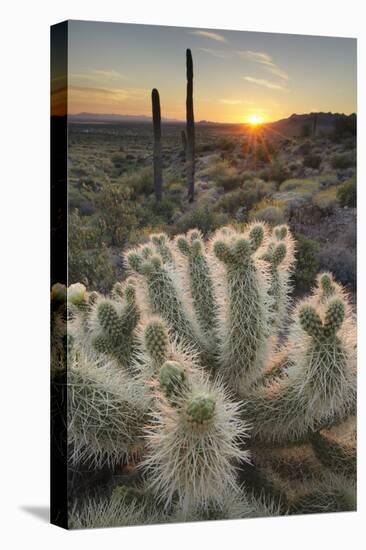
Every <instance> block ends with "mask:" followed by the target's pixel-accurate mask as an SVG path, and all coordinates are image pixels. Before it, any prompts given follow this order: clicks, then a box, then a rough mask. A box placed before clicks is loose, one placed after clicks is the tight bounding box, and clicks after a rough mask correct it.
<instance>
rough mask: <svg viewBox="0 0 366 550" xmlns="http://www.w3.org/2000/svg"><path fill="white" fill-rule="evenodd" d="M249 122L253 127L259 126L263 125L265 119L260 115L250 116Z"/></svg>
mask: <svg viewBox="0 0 366 550" xmlns="http://www.w3.org/2000/svg"><path fill="white" fill-rule="evenodd" d="M248 122H249V124H251V125H252V126H258V124H262V122H263V117H261V116H258V115H250V116H249V118H248Z"/></svg>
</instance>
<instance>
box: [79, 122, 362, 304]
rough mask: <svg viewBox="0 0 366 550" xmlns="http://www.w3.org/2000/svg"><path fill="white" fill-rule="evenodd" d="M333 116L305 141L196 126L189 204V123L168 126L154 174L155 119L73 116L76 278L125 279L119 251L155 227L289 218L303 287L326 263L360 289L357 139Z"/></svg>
mask: <svg viewBox="0 0 366 550" xmlns="http://www.w3.org/2000/svg"><path fill="white" fill-rule="evenodd" d="M336 121H337V117H334V126H333V129H332V130H331V131H330V132H329V131H328V132H324V133H322V132H321V126H319V124H320V123H319V122H318V133H317V134H316V135H315V136H311V137H309V138H303V137H301V135H299V136H296V135H295V136H290V137H286V136H284V135H282V134H280V133H279V132H277V130H276V131H274V130H271V127H270V125H268V126H267V127H264V128H256V129H255V130H254V129H251V128H250V127H248V126H243V125H215V124H205V123H196V125H195V162H194V166H195V184H194V198H195V200H194V201H193V202H190V200H191V198H190V196H188V189H187V185H188V184H187V162H186V156H187V154H190V153H188V151H190V147H189V146H188V142H189V140H188V141H187V136H186V129H185V126H184V125H179V124H173V123H164V121H163V122H161V126H160V132H161V134H160V135H161V137H160V138H159V141H158V142H156V141H155V143H158V144H159V145H157V146H156V145H155V147H158V149H157V150H158V151H160V153H159V155H158V157H157V158H158V159H160V160H159V163H160V164H159V167H158V169H157V172H155V180H154V170H153V166H154V163H153V156H154V153H153V151H154V145H153V135H154V134H153V131H152V127H151V125H150V124H146V123H135V124H127V123H126V124H119V125H117V124H116V125H114V124H104V125H103V124H94V125H93V124H76V123H75V124H71V125H70V130H69V133H70V141H69V143H70V148H69V207H70V214H72V215H73V216H75V221H76V215H77V216H78V218H77V222H78V223H77V224H74V223H72V224H70V232H69V238H70V257H69V262H70V264H69V265H70V273H69V276H70V279H69V280H70V283H74V282H79V281H82V282H83V283H84V284H86V285H87V286H88V287H89V288H92V289H94V290H99V291H100V290H102V291H110V290H111V288H112V285H113V280H116V279H121V278H123V277H124V276H125V275H124V266H123V262H122V259H121V255H120V252H121V248H124V247H128V246H133V245H137V244H142V243H144V242H145V241H146V239H147V236H148V234H149V233H150V232H156V231H160V230H164V231H167V232H168V234H169V236H170V237H174V236H175V235H176V234H178V233H180V232H182V231H188V230H189V229H193V228H197V229H199V230H200V231H202V232H203V234H204V235H205V236H206V237H209V236H210V234H212V232H213V231H215V230H216V229H217V228H219V227H220V226H222V225H224V224H227V223H231V224H234V225H235V226H237V227H240V225H241V224H243V223H246V222H249V221H253V220H256V219H258V220H262V221H264V222H267V223H269V224H270V225H272V226H273V225H276V224H282V223H287V224H289V226H290V228H291V230H292V232H293V234H294V235H295V236H296V239H297V241H298V243H299V245H298V252H297V267H296V269H295V274H294V280H295V282H296V285H295V292H296V294H300V293H301V292H308V291H309V290H310V288H311V286H312V285H313V284H314V282H315V276H316V273H317V271H318V270H319V269H321V270H331V271H332V272H333V273H334V274H335V276H336V277H337V278H338V279H339V280H340V281H341V282H342V284H344V285H346V287H347V289H348V290H349V291H350V292H351V293H352V294H354V292H355V287H356V281H355V269H356V260H355V257H356V256H355V247H356V239H355V226H356V214H355V212H356V210H355V207H356V164H355V163H356V149H355V147H356V142H355V136H354V135H353V134H352V133H350V132H348V133H344V129H343V126H342V127H341V130H342V131H340V130H337V125H336ZM155 132H158V130H157V127H156V130H155ZM182 134H183V137H182ZM156 135H158V134H156ZM159 148H160V149H159ZM155 155H156V149H155ZM189 170H190V168H189ZM189 174H191V172H190V171H188V175H189ZM190 177H191V176H190ZM154 181H155V185H154ZM158 181H159V182H160V181H163V184H161V183H159V186H158V188H159V189H160V191H159V193H161V197H160V195H159V200H156V193H157V185H158V184H157V182H158ZM76 212H77V214H76ZM72 220H73V221H74V218H72ZM74 228H75V230H74ZM106 258H108V262H109V264H110V268H109V269H108V270H107V269H104V267H105V265H106ZM336 258H339V259H336ZM90 262H92V265H93V266H94V269H95V272H94V273H91V270H90V268H89V267H88V266H90V265H91V264H90ZM98 266H100V268H99V267H98ZM110 272H112V273H113V276H112V278H111V277H110ZM103 273H104V274H103Z"/></svg>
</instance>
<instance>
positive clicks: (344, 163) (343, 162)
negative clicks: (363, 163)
mask: <svg viewBox="0 0 366 550" xmlns="http://www.w3.org/2000/svg"><path fill="white" fill-rule="evenodd" d="M354 161H355V158H354V154H353V153H352V152H345V153H339V154H335V155H333V156H332V157H331V159H330V163H331V165H332V167H333V168H334V169H336V170H343V169H344V168H350V167H351V166H353V165H354Z"/></svg>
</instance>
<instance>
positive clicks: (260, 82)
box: [243, 76, 285, 90]
mask: <svg viewBox="0 0 366 550" xmlns="http://www.w3.org/2000/svg"><path fill="white" fill-rule="evenodd" d="M243 78H244V80H246V81H247V82H250V83H251V84H257V85H258V86H264V87H265V88H270V89H271V90H285V88H284V87H283V86H281V85H280V84H276V83H275V82H271V81H270V80H266V79H265V78H254V77H253V76H244V77H243Z"/></svg>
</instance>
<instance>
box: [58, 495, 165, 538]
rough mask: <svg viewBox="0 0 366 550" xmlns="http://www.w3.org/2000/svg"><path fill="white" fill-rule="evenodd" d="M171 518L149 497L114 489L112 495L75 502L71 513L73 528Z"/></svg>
mask: <svg viewBox="0 0 366 550" xmlns="http://www.w3.org/2000/svg"><path fill="white" fill-rule="evenodd" d="M169 521H171V520H170V517H169V516H168V515H167V513H166V512H164V510H162V509H160V508H159V507H157V506H156V505H155V506H152V505H151V503H150V501H149V500H148V499H146V498H137V497H136V498H132V497H131V496H130V495H129V493H128V492H126V493H124V492H122V491H114V492H113V493H112V495H111V496H110V497H109V498H106V497H103V498H100V499H90V498H89V499H87V500H86V501H84V502H82V503H78V502H76V503H75V504H74V506H73V508H72V509H71V511H70V514H69V521H68V527H69V528H70V529H97V528H103V527H123V526H130V525H150V524H155V523H167V522H169Z"/></svg>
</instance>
